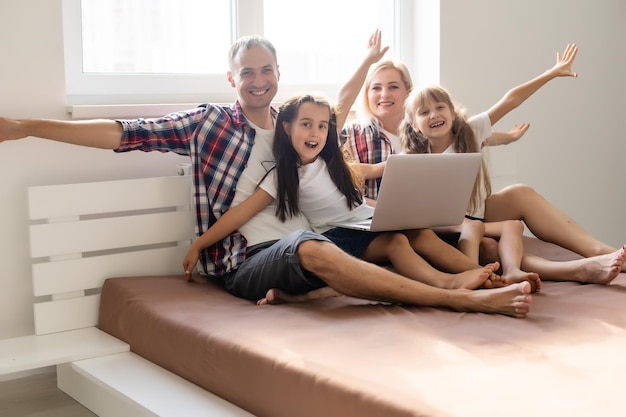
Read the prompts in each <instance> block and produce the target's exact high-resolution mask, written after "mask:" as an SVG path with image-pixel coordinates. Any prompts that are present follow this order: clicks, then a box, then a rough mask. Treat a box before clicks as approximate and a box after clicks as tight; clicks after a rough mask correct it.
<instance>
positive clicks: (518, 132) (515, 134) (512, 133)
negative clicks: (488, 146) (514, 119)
mask: <svg viewBox="0 0 626 417" xmlns="http://www.w3.org/2000/svg"><path fill="white" fill-rule="evenodd" d="M529 127H530V123H522V124H518V125H513V127H512V128H511V130H509V132H508V138H509V139H510V140H509V141H508V142H507V143H505V144H504V145H507V144H509V143H511V142H515V141H516V140H518V139H519V138H521V137H522V136H524V133H526V131H527V130H528V128H529Z"/></svg>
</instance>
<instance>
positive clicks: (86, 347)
mask: <svg viewBox="0 0 626 417" xmlns="http://www.w3.org/2000/svg"><path fill="white" fill-rule="evenodd" d="M128 350H129V346H128V344H127V343H124V342H122V341H121V340H119V339H117V338H115V337H113V336H111V335H109V334H107V333H105V332H102V331H100V330H98V329H97V328H95V327H87V328H84V329H78V330H71V331H66V332H61V333H53V334H47V335H41V336H35V335H32V336H24V337H16V338H13V339H5V340H0V375H8V374H12V373H18V372H24V371H30V370H33V369H38V368H44V367H47V366H52V365H57V364H60V363H64V362H71V361H76V360H81V359H88V358H95V357H98V356H103V355H111V354H114V353H120V352H128Z"/></svg>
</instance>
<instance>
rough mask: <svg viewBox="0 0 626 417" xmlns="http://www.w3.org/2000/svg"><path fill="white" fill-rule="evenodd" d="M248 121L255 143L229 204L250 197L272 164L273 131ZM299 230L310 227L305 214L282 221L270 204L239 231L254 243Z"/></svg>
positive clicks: (249, 243)
mask: <svg viewBox="0 0 626 417" xmlns="http://www.w3.org/2000/svg"><path fill="white" fill-rule="evenodd" d="M248 122H249V121H248ZM250 124H251V125H252V127H253V128H254V130H255V132H256V135H255V139H254V146H252V151H251V152H250V158H249V159H248V164H247V165H246V168H245V169H244V170H243V172H242V174H241V176H240V177H239V181H238V182H237V189H236V191H235V197H234V198H233V203H232V207H235V206H236V205H238V204H240V203H241V202H243V201H244V200H246V199H247V198H248V197H250V196H251V195H252V194H253V193H254V192H255V191H256V189H257V186H258V185H259V181H261V178H263V176H264V175H265V173H266V172H267V171H269V170H270V169H271V168H272V167H273V166H274V155H273V153H272V141H273V140H274V131H273V130H267V129H261V128H259V127H258V126H255V125H254V124H252V123H250ZM270 176H271V175H270ZM298 229H307V230H311V227H310V226H309V223H308V222H307V220H306V218H305V217H304V216H297V217H292V218H289V219H287V221H286V222H284V223H283V222H281V221H280V220H279V219H278V217H276V204H274V203H272V204H270V205H269V206H267V207H266V208H265V209H263V210H262V211H260V212H259V213H258V214H257V215H255V216H254V217H253V218H252V219H250V221H248V222H247V223H246V224H244V225H243V226H241V227H240V228H239V231H240V232H241V234H243V235H244V236H245V238H246V240H247V241H248V245H255V244H257V243H262V242H267V241H268V240H274V239H280V238H282V237H284V236H286V235H288V234H289V233H291V232H293V231H295V230H298Z"/></svg>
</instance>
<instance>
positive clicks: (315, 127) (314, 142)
mask: <svg viewBox="0 0 626 417" xmlns="http://www.w3.org/2000/svg"><path fill="white" fill-rule="evenodd" d="M329 126H330V109H329V108H328V107H326V106H321V105H319V104H315V103H303V104H302V105H300V107H299V108H298V111H297V114H296V117H295V118H294V120H293V121H292V122H283V129H285V132H287V135H288V136H289V137H290V138H291V144H292V146H293V148H294V149H295V151H296V153H297V154H298V156H299V157H300V163H301V164H302V165H306V164H310V163H311V162H313V161H315V160H316V159H317V156H318V155H319V154H320V152H322V149H323V148H324V145H326V140H327V139H328V129H329Z"/></svg>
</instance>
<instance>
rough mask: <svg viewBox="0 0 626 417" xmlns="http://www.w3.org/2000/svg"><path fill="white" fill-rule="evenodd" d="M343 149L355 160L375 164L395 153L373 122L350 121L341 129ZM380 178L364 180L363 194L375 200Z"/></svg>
mask: <svg viewBox="0 0 626 417" xmlns="http://www.w3.org/2000/svg"><path fill="white" fill-rule="evenodd" d="M341 140H342V141H343V142H344V144H343V146H344V149H345V150H346V151H347V152H348V154H349V156H350V157H351V158H353V159H354V161H355V162H361V163H364V164H377V163H379V162H383V161H386V160H387V159H388V158H389V155H391V154H393V153H395V152H394V149H393V147H392V145H391V142H390V141H389V139H388V138H387V137H386V136H385V134H384V133H383V132H381V130H380V129H379V128H378V127H376V126H375V125H374V124H373V123H366V124H361V123H352V124H349V125H346V126H345V127H344V128H343V130H342V131H341ZM380 180H381V179H380V178H375V179H369V180H365V185H364V188H363V195H365V196H366V197H369V198H371V199H374V200H376V199H377V198H378V187H379V186H380Z"/></svg>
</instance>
